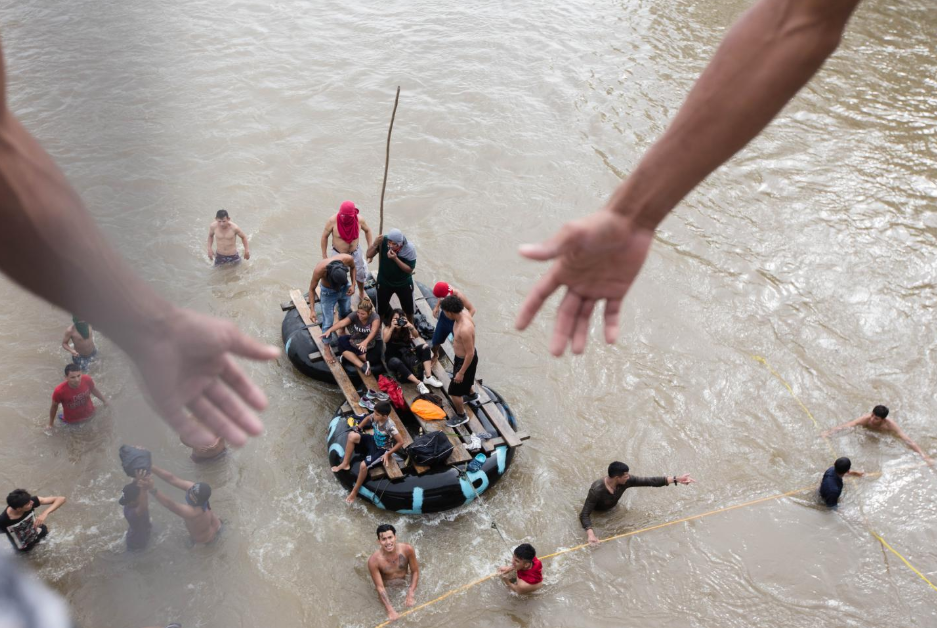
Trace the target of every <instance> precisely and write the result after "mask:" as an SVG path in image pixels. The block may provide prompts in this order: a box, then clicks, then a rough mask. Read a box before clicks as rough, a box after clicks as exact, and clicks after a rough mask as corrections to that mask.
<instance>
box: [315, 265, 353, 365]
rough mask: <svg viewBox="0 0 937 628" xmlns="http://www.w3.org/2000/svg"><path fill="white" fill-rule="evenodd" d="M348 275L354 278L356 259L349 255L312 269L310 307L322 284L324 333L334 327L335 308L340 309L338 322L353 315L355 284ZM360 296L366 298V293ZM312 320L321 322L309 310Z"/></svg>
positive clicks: (321, 297)
mask: <svg viewBox="0 0 937 628" xmlns="http://www.w3.org/2000/svg"><path fill="white" fill-rule="evenodd" d="M349 273H350V274H351V276H352V277H354V276H355V258H353V257H352V256H351V255H348V254H347V253H341V254H339V255H335V256H333V257H328V258H326V259H324V260H322V261H320V262H319V263H318V264H316V266H315V268H313V269H312V278H311V279H310V280H309V303H310V305H311V304H312V303H314V302H315V298H316V288H317V287H319V283H320V282H321V284H322V287H321V288H320V289H319V302H320V303H321V304H322V329H330V328H331V327H332V323H333V322H334V320H335V306H336V305H338V318H339V320H342V319H343V318H347V317H348V316H349V315H350V314H351V295H353V294H354V293H355V283H354V282H353V281H348V276H349ZM361 296H362V298H363V297H364V296H365V295H364V293H362V295H361ZM309 316H310V318H311V319H312V322H313V323H314V324H315V323H318V322H319V321H318V320H317V318H316V309H315V308H314V307H310V308H309ZM330 342H331V339H330ZM326 350H328V346H326Z"/></svg>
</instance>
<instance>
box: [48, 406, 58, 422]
mask: <svg viewBox="0 0 937 628" xmlns="http://www.w3.org/2000/svg"><path fill="white" fill-rule="evenodd" d="M58 411H59V404H57V403H56V404H53V406H52V407H51V408H49V426H50V427H51V426H52V424H53V423H55V413H56V412H58Z"/></svg>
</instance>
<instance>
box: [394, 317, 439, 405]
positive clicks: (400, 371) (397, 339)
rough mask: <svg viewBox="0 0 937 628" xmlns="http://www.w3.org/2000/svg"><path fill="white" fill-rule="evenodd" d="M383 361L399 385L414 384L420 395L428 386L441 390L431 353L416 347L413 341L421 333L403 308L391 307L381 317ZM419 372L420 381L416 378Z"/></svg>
mask: <svg viewBox="0 0 937 628" xmlns="http://www.w3.org/2000/svg"><path fill="white" fill-rule="evenodd" d="M382 333H383V337H384V360H385V361H386V362H387V369H388V371H389V372H391V373H393V374H394V376H395V377H396V378H397V381H398V382H400V383H401V384H402V383H404V382H410V383H412V384H416V387H417V390H419V391H420V394H426V393H428V392H429V388H427V387H426V385H427V384H429V385H430V386H433V387H435V388H442V382H441V381H439V380H438V379H436V378H435V377H433V370H432V362H431V360H430V357H431V353H430V349H429V346H428V345H426V344H421V345H419V346H416V345H414V344H413V341H414V340H415V339H417V338H419V337H420V333H419V332H418V331H417V330H416V327H414V326H413V323H411V322H410V321H409V320H407V316H406V314H405V313H404V311H403V310H402V309H400V308H399V307H398V308H394V309H392V310H390V311H389V312H388V313H387V316H385V317H384V330H383V332H382ZM421 369H422V376H423V378H422V380H421V379H420V377H419V374H420V371H421Z"/></svg>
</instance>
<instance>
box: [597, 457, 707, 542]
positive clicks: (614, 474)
mask: <svg viewBox="0 0 937 628" xmlns="http://www.w3.org/2000/svg"><path fill="white" fill-rule="evenodd" d="M628 471H629V469H628V465H626V464H625V463H624V462H613V463H612V464H610V465H608V476H607V477H604V478H601V479H599V480H596V481H595V482H593V483H592V486H590V487H589V494H588V495H587V496H586V503H584V504H583V505H582V510H581V511H580V513H579V523H581V524H582V528H583V529H584V530H585V531H586V536H587V537H588V539H589V543H592V544H593V545H594V544H596V543H598V542H599V539H598V538H596V536H595V532H593V531H592V511H593V510H611V509H612V508H614V507H615V505H616V504H618V500H620V499H621V496H622V495H624V494H625V491H626V490H628V489H629V488H631V487H633V486H668V485H670V486H676V485H677V484H692V483H694V482H696V480H694V479H693V478H691V477H690V474H689V473H685V474H683V475H671V476H667V477H655V478H639V477H638V476H636V475H630V474H629V473H628Z"/></svg>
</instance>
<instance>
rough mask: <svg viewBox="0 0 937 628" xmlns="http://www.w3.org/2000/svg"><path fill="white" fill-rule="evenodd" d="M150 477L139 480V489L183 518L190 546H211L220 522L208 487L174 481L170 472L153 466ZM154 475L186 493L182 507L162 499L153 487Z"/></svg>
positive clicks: (175, 479) (174, 478) (157, 490)
mask: <svg viewBox="0 0 937 628" xmlns="http://www.w3.org/2000/svg"><path fill="white" fill-rule="evenodd" d="M152 470H153V474H152V475H149V476H147V477H146V478H144V479H143V480H141V487H143V488H146V490H148V491H149V492H150V495H152V496H153V497H155V498H156V501H158V502H159V503H161V504H162V505H163V506H165V507H166V508H167V509H168V510H170V511H172V512H173V513H175V514H176V515H178V516H180V517H182V520H183V521H185V527H186V530H188V531H189V538H190V539H191V540H192V542H193V543H211V542H212V541H214V540H215V535H217V534H218V531H219V530H221V519H219V518H218V515H216V514H215V513H214V511H212V509H211V504H209V503H208V499H209V498H210V497H211V487H210V486H209V485H208V484H206V483H205V482H189V481H188V480H183V479H181V478H177V477H176V476H174V475H173V474H172V473H170V472H169V471H166V470H165V469H160V468H159V467H157V466H156V465H155V464H154V465H153V467H152ZM153 475H155V476H156V477H158V478H160V479H161V480H163V481H164V482H166V483H168V484H172V485H173V486H175V487H176V488H178V489H182V490H183V491H185V503H184V504H178V503H176V502H174V501H173V500H172V499H170V498H169V496H168V495H164V494H163V493H161V492H160V491H159V489H158V488H156V486H154V481H153Z"/></svg>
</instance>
